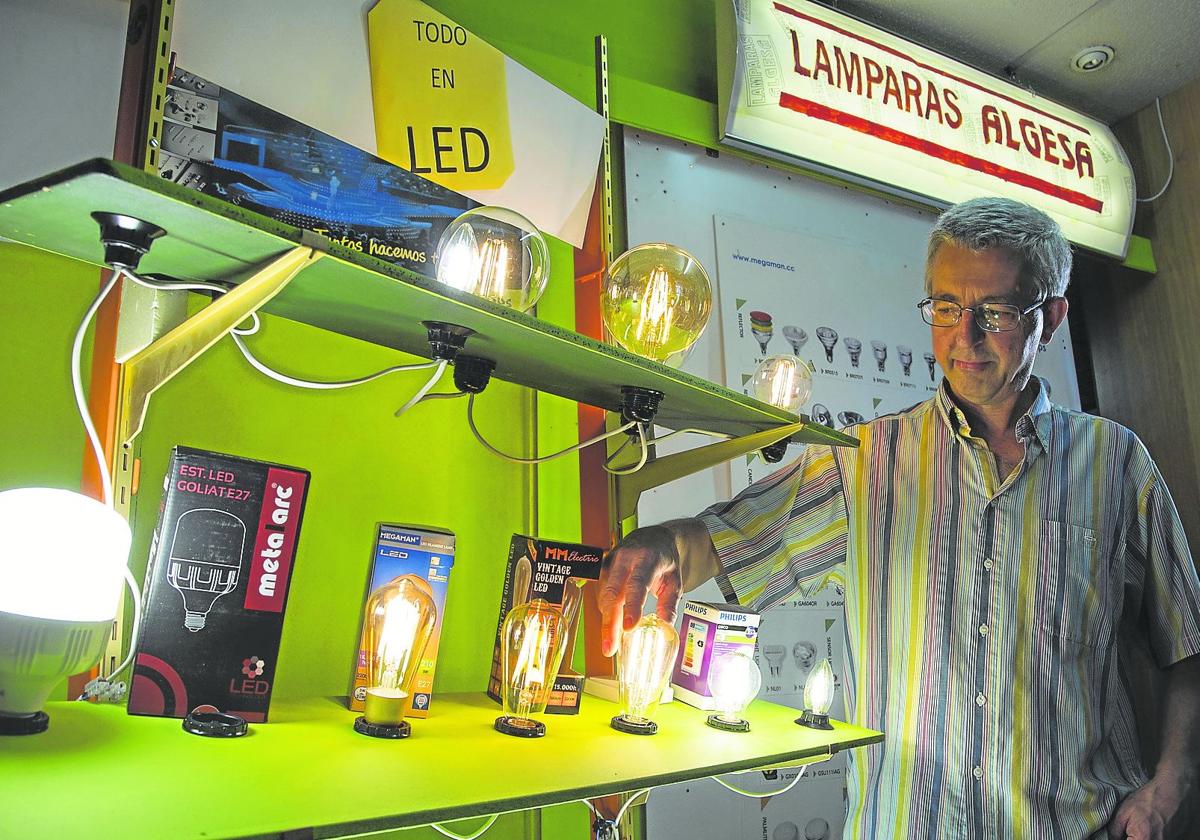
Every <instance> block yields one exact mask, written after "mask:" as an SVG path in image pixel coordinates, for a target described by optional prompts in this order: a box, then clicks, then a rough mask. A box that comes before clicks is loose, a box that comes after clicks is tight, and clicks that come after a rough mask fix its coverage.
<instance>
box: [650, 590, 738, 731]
mask: <svg viewBox="0 0 1200 840" xmlns="http://www.w3.org/2000/svg"><path fill="white" fill-rule="evenodd" d="M758 621H759V615H758V613H756V612H754V611H753V610H748V609H746V608H745V607H739V606H737V605H736V604H706V603H703V602H700V601H688V602H686V603H685V604H684V605H683V624H682V625H681V627H680V630H679V653H678V654H677V655H676V659H675V670H674V672H673V673H672V674H671V686H672V687H673V688H674V690H675V697H676V698H678V699H679V700H682V701H683V702H685V703H687V704H688V705H689V706H695V707H696V708H697V709H707V710H710V711H711V710H713V709H715V708H716V706H715V705H714V704H713V698H712V692H711V691H709V689H708V673H709V669H710V667H711V666H712V663H713V661H714V660H715V659H716V658H717V657H718V656H721V655H723V654H727V653H744V654H746V655H747V656H754V644H755V641H756V639H757V636H758Z"/></svg>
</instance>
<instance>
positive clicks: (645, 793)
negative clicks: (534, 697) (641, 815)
mask: <svg viewBox="0 0 1200 840" xmlns="http://www.w3.org/2000/svg"><path fill="white" fill-rule="evenodd" d="M653 790H654V788H642V789H641V790H639V791H637V792H636V793H634V794H633V795H632V796H630V797H629V798H628V799H626V800H625V802H624V804H622V805H621V808H620V809H619V810H618V811H617V815H616V817H614V818H613V820H612V826H613V833H614V834H615V835H616V840H621V820H623V819H624V818H625V812H626V811H628V810H629V809H630V808H631V807H632V806H633V805H634V804H636V803H637V799H638V797H639V796H641V797H645V798H644V799H643V800H642V802H641V804H643V805H644V804H645V803H646V802H647V801H648V800H649V799H650V794H651V793H652V792H653ZM579 801H580V802H582V803H583V804H584V805H586V806H587V809H588V810H589V811H591V812H592V816H593V817H595V818H596V819H598V820H599V819H605V818H604V817H601V816H600V812H599V811H597V810H596V806H595V805H593V804H592V803H591V802H589V801H588V800H586V799H580V800H579Z"/></svg>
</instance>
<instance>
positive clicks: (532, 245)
mask: <svg viewBox="0 0 1200 840" xmlns="http://www.w3.org/2000/svg"><path fill="white" fill-rule="evenodd" d="M436 259H437V279H438V282H439V283H444V284H446V285H447V286H452V287H454V288H455V289H461V290H462V291H464V292H470V293H471V294H473V295H478V296H479V297H482V298H487V299H488V300H491V301H494V302H496V303H500V304H503V305H505V306H508V307H510V308H512V309H516V310H519V311H521V312H525V311H526V310H528V309H530V308H532V307H533V305H534V304H535V303H537V301H538V298H540V297H541V296H542V292H544V291H545V290H546V281H547V279H548V278H549V276H550V249H549V248H548V247H547V245H546V240H545V238H544V237H543V236H542V234H541V232H540V231H539V230H538V229H537V228H536V227H535V226H534V224H533V222H531V221H529V220H528V219H526V218H525V217H524V216H522V215H521V214H520V213H517V212H515V211H513V210H508V209H506V208H504V207H476V208H474V209H472V210H468V211H467V212H465V213H463V214H462V215H461V216H459V217H458V218H457V219H455V220H454V221H453V222H451V223H450V224H449V225H448V226H447V227H446V230H445V231H443V233H442V236H441V238H440V239H439V240H438V246H437V254H436Z"/></svg>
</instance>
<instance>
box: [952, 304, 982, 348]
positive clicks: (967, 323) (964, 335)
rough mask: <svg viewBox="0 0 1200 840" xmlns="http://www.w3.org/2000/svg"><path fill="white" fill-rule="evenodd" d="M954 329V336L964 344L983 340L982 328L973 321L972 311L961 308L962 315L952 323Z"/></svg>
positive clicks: (973, 314)
mask: <svg viewBox="0 0 1200 840" xmlns="http://www.w3.org/2000/svg"><path fill="white" fill-rule="evenodd" d="M954 330H955V332H956V333H957V335H956V336H955V337H956V338H957V339H958V340H959V341H960V342H963V343H964V344H978V343H979V342H981V341H983V330H981V329H980V328H979V324H977V323H975V313H974V312H967V311H966V310H963V314H962V317H961V318H959V319H958V323H957V324H955V325H954Z"/></svg>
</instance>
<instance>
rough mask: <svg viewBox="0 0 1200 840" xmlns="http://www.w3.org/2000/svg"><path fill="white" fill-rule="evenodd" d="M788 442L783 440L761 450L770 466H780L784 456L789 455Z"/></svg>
mask: <svg viewBox="0 0 1200 840" xmlns="http://www.w3.org/2000/svg"><path fill="white" fill-rule="evenodd" d="M787 448H788V441H787V440H781V441H777V442H775V443H772V444H771V445H770V446H764V447H763V448H762V449H761V450H759V451H761V452H762V456H763V460H764V461H766V462H767V463H768V464H778V463H779V462H780V461H782V460H783V456H784V455H786V454H787Z"/></svg>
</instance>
